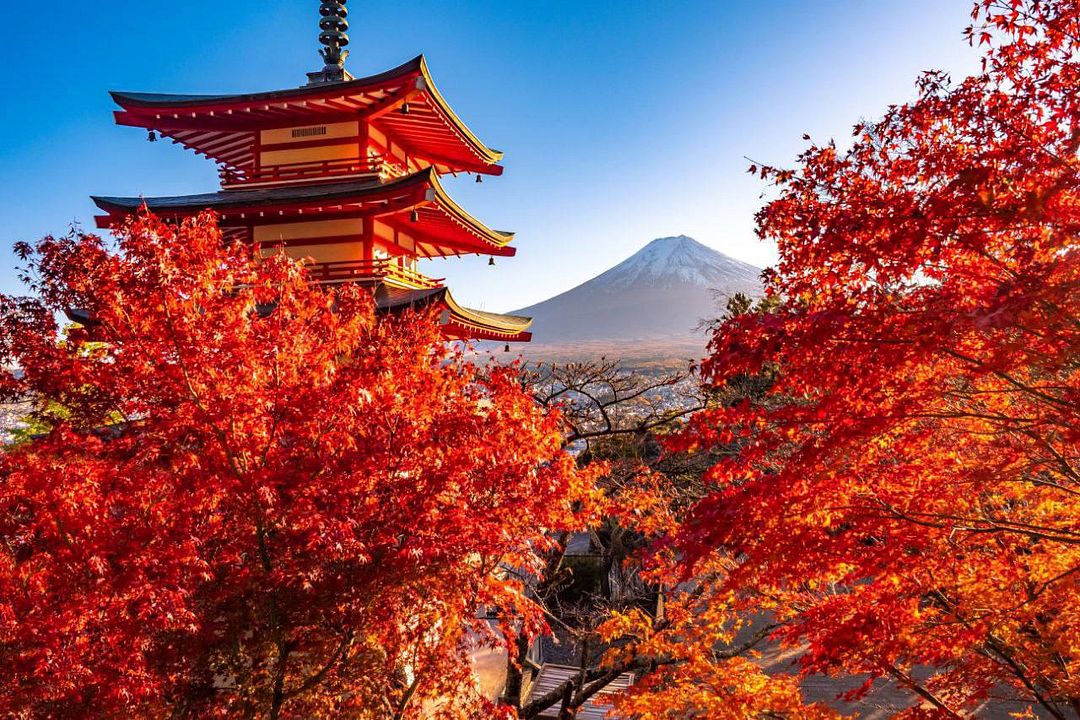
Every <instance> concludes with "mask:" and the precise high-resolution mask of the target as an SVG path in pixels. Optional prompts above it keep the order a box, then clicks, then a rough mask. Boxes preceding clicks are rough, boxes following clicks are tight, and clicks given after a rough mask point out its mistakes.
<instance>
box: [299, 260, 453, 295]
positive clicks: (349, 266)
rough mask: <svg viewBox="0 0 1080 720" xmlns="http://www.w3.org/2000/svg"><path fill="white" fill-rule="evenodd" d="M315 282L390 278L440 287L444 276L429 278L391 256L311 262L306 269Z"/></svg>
mask: <svg viewBox="0 0 1080 720" xmlns="http://www.w3.org/2000/svg"><path fill="white" fill-rule="evenodd" d="M308 274H309V277H311V278H312V279H314V280H315V281H316V282H337V281H344V280H376V279H377V280H390V281H396V282H398V283H401V284H403V285H405V286H407V287H419V288H437V287H442V282H443V279H444V278H431V277H428V276H427V275H423V274H422V273H419V272H417V271H415V270H413V269H411V268H404V267H402V266H401V265H399V264H398V263H397V262H395V261H394V260H393V259H391V258H379V259H377V260H336V261H333V262H322V263H313V264H312V266H311V269H310V270H309V271H308Z"/></svg>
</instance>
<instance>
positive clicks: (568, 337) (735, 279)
mask: <svg viewBox="0 0 1080 720" xmlns="http://www.w3.org/2000/svg"><path fill="white" fill-rule="evenodd" d="M760 274H761V270H760V269H759V268H756V267H754V266H753V265H748V264H746V263H744V262H740V261H738V260H735V259H734V258H730V257H728V256H727V255H724V254H723V253H721V252H717V251H716V250H713V249H712V248H709V247H706V246H705V245H702V244H701V243H699V242H698V241H696V240H694V239H693V238H689V237H687V236H685V235H679V236H676V237H666V238H659V239H656V240H653V241H652V242H650V243H649V244H648V245H646V246H645V247H643V248H642V249H641V250H639V251H637V252H636V253H634V254H633V255H631V256H630V257H628V258H627V259H626V260H623V261H622V262H621V263H619V264H618V265H616V266H614V267H613V268H611V269H610V270H608V271H606V272H604V273H601V274H600V275H597V276H596V277H594V278H593V279H591V280H588V281H586V282H584V283H582V284H581V285H578V286H577V287H575V288H573V289H571V290H567V291H566V292H564V293H562V294H561V295H556V296H555V297H553V298H550V299H548V300H545V301H543V302H541V303H537V304H536V305H532V306H530V307H527V308H522V309H521V310H516V311H514V314H519V315H529V316H531V317H532V318H533V327H532V330H533V343H535V344H565V343H574V342H592V341H601V342H602V341H627V340H671V341H673V342H683V343H685V342H692V343H697V344H700V345H701V346H702V347H704V335H703V334H701V333H700V331H697V328H698V327H699V325H700V324H701V321H702V320H706V319H710V318H714V317H716V315H717V312H718V311H717V305H716V297H717V295H719V296H728V295H732V294H734V293H736V292H742V293H746V294H749V295H758V294H760V293H761V283H760V280H759V276H760Z"/></svg>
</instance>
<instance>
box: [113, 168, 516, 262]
mask: <svg viewBox="0 0 1080 720" xmlns="http://www.w3.org/2000/svg"><path fill="white" fill-rule="evenodd" d="M92 199H93V201H94V203H95V204H96V205H97V206H98V207H99V208H101V209H102V210H104V211H105V212H106V213H108V214H107V215H104V216H99V217H98V218H97V221H98V227H101V228H110V227H112V226H113V225H114V224H115V223H116V222H117V221H118V220H120V219H121V218H122V217H124V216H126V215H130V214H133V213H137V212H139V211H140V210H142V209H143V208H145V209H147V210H149V211H150V212H153V213H155V214H157V215H162V216H165V217H187V216H191V215H195V214H197V213H199V212H202V211H204V210H213V211H215V212H217V213H218V214H219V215H220V223H221V225H222V226H223V227H236V226H246V225H248V224H267V223H271V222H275V221H280V222H297V221H302V220H305V219H312V220H315V219H329V218H333V217H338V216H341V217H371V218H378V219H380V220H382V221H384V222H386V223H387V224H388V225H390V226H391V227H394V228H396V229H398V230H400V231H402V232H406V233H408V234H410V235H412V236H415V237H416V238H417V244H418V246H420V247H419V249H420V250H421V252H423V253H424V254H425V255H427V256H429V257H434V256H445V255H461V254H468V253H481V254H485V255H502V256H512V255H514V254H515V252H516V250H515V248H513V247H510V245H509V244H510V242H511V241H512V240H513V239H514V234H513V233H512V232H505V231H500V230H492V229H491V228H489V227H487V226H486V225H484V224H483V223H482V222H480V221H479V220H477V219H476V218H474V217H473V216H472V215H470V214H469V213H467V212H466V211H465V210H464V209H462V208H461V206H460V205H458V204H457V203H456V202H454V200H453V199H452V198H451V197H450V196H449V195H447V193H446V191H445V190H444V189H443V186H442V183H440V182H439V176H438V173H437V172H436V171H435V169H434V168H427V169H425V170H420V171H418V172H415V173H412V174H411V175H406V176H405V177H402V178H399V179H397V180H392V181H390V182H386V183H383V182H380V181H379V179H378V178H374V177H361V178H357V179H355V180H349V181H344V182H334V183H321V184H318V185H281V186H277V187H272V188H258V189H252V190H220V191H217V192H211V193H202V194H198V195H180V196H174V197H102V196H95V197H93V198H92ZM414 211H415V213H416V215H415V221H414V220H412V219H410V217H409V216H411V215H412V213H413V212H414ZM253 221H259V222H254V223H253Z"/></svg>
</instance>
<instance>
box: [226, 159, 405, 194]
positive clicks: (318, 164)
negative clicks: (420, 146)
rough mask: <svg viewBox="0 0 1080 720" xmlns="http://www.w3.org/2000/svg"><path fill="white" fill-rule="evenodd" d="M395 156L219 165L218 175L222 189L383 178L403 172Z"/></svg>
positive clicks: (393, 176) (392, 176) (399, 174)
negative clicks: (247, 166)
mask: <svg viewBox="0 0 1080 720" xmlns="http://www.w3.org/2000/svg"><path fill="white" fill-rule="evenodd" d="M399 162H400V161H398V159H397V158H395V157H393V156H390V157H387V156H386V155H372V156H369V157H368V158H367V159H366V160H353V159H346V160H319V161H315V162H301V163H287V164H282V165H270V166H269V167H264V168H257V169H254V170H237V169H235V168H221V169H220V170H219V171H218V177H220V178H221V186H222V187H223V188H230V187H237V186H242V185H255V184H273V183H281V182H288V183H294V182H304V181H315V180H324V179H326V178H328V177H348V176H351V175H378V176H380V177H382V178H384V179H386V178H396V177H401V176H402V175H404V174H405V171H404V169H403V168H402V166H401V165H400V164H399Z"/></svg>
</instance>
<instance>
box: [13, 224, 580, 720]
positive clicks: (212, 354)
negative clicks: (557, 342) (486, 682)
mask: <svg viewBox="0 0 1080 720" xmlns="http://www.w3.org/2000/svg"><path fill="white" fill-rule="evenodd" d="M19 249H20V252H21V253H22V254H23V256H24V258H25V259H26V261H27V271H26V279H27V281H28V282H29V283H30V284H31V290H32V291H33V298H32V299H25V298H24V299H18V298H12V297H3V298H0V352H2V355H3V361H4V364H5V367H6V368H8V370H7V371H6V372H4V374H3V378H2V390H3V392H4V395H5V396H6V397H8V398H19V399H23V400H29V401H30V402H31V403H32V405H33V407H34V408H35V411H34V417H33V420H34V422H35V425H36V427H38V428H39V430H38V432H36V433H35V434H34V437H33V438H32V439H31V440H29V441H27V442H23V443H21V444H18V445H15V446H12V447H9V448H7V449H6V450H5V451H4V452H3V453H2V454H0V667H2V668H3V672H2V673H0V714H2V715H4V716H5V717H35V718H38V717H57V718H60V717H63V718H70V717H233V716H235V717H267V718H274V717H317V716H328V717H358V718H409V717H447V718H453V717H492V716H494V715H496V714H498V713H499V712H500V711H499V710H497V709H495V708H493V707H491V706H490V705H489V704H488V703H487V702H486V701H485V700H484V699H483V698H480V697H479V696H478V694H477V692H476V690H475V688H474V682H473V679H472V677H471V667H470V664H469V660H468V651H469V649H470V648H471V647H474V646H476V645H477V644H482V643H489V644H490V643H496V642H501V641H502V640H501V639H500V637H499V636H497V635H496V634H494V633H492V632H490V631H489V630H488V624H487V622H486V621H483V620H478V619H477V617H478V613H479V612H480V611H481V610H482V609H484V608H502V609H504V610H506V611H509V610H510V609H514V611H513V615H514V617H515V618H524V619H525V622H526V628H525V629H527V630H529V631H530V632H534V631H535V629H536V627H537V623H538V622H539V620H538V619H537V618H536V616H535V613H534V612H532V610H531V609H530V607H529V606H528V605H527V604H525V603H524V601H523V598H522V593H521V584H520V582H519V581H516V580H514V579H513V578H511V577H509V576H507V574H506V573H504V572H502V571H501V570H500V568H504V567H514V568H531V567H535V566H536V564H537V557H538V555H537V553H539V552H541V551H542V550H543V549H544V548H545V547H546V543H547V542H548V540H547V535H546V533H547V532H548V531H553V532H555V531H560V530H563V529H565V528H567V527H571V526H573V525H574V523H575V522H576V521H575V518H574V512H573V510H574V508H573V506H574V504H575V502H576V501H577V500H578V499H580V497H581V495H582V494H583V493H584V492H586V491H587V489H588V487H589V485H590V483H589V482H588V479H587V475H586V473H583V472H579V471H578V470H577V469H576V468H575V464H574V462H573V460H572V459H571V458H570V457H569V456H568V455H566V454H565V453H564V452H563V451H562V449H561V447H562V434H561V424H560V421H559V419H558V417H557V414H556V413H555V412H549V411H545V410H542V409H541V408H539V407H538V406H537V405H536V404H535V403H534V401H533V400H532V398H531V397H530V396H529V395H528V394H527V393H525V392H524V391H523V390H522V389H521V387H520V385H519V384H518V383H517V382H516V375H515V371H514V370H513V369H512V368H508V369H505V370H499V369H497V368H493V369H488V370H487V371H485V372H484V373H482V374H481V373H478V372H477V368H475V367H474V366H472V365H470V364H469V363H467V362H464V361H463V360H462V358H461V357H460V356H459V355H457V354H455V353H454V352H452V351H450V350H449V349H448V347H447V345H446V343H445V342H444V341H443V339H442V336H441V335H440V333H439V330H438V328H437V326H436V323H435V320H434V318H432V317H429V316H428V315H425V314H423V313H416V314H411V313H410V314H406V315H405V316H403V317H397V318H395V317H382V316H377V315H376V311H375V308H374V304H373V301H372V299H371V294H370V292H369V291H368V290H366V289H364V288H362V287H359V286H355V285H348V284H346V285H341V286H337V287H334V288H330V289H323V288H320V287H319V286H316V285H312V284H309V283H308V282H307V279H306V277H305V274H304V269H303V267H302V265H301V264H300V263H297V262H295V261H293V260H290V259H289V258H287V257H286V256H284V254H275V255H272V256H270V257H267V258H262V259H260V258H259V257H257V255H256V254H255V253H254V252H253V251H252V249H251V248H250V247H247V246H244V245H240V244H235V243H234V244H230V243H227V242H225V241H224V239H223V237H222V235H221V233H220V231H219V230H218V229H217V227H216V225H215V224H214V221H213V218H212V217H209V216H204V217H201V218H198V219H194V220H189V221H185V222H184V223H183V224H181V225H176V224H172V223H165V222H162V221H159V220H157V219H155V218H153V217H142V218H139V219H136V220H133V221H132V222H131V223H130V224H128V225H127V226H125V227H124V228H121V229H120V230H119V231H118V246H117V247H113V246H111V245H110V243H109V242H108V241H105V240H102V239H100V238H98V237H96V236H93V235H87V234H82V233H73V234H72V235H70V236H68V237H63V238H47V239H45V240H44V241H42V242H40V243H38V244H37V245H36V246H35V247H29V246H21V247H20V248H19ZM65 313H67V314H70V315H72V316H73V317H75V318H76V319H78V320H80V325H79V326H76V327H74V328H70V329H67V330H65V329H64V328H63V327H62V325H61V324H60V323H58V318H59V317H62V315H63V314H65ZM519 628H520V625H519ZM509 639H510V640H512V638H509Z"/></svg>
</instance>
